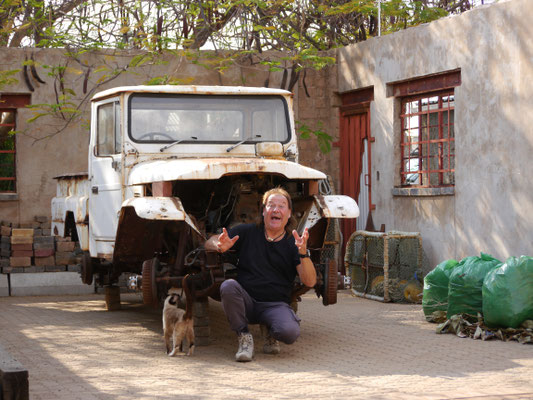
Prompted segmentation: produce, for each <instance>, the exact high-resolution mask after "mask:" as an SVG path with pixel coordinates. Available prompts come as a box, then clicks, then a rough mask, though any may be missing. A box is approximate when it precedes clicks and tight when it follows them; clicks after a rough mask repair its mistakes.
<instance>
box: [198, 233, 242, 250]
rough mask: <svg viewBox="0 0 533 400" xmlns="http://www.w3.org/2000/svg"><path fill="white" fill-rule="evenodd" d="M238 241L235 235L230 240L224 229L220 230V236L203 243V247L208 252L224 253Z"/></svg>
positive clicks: (214, 236) (237, 236)
mask: <svg viewBox="0 0 533 400" xmlns="http://www.w3.org/2000/svg"><path fill="white" fill-rule="evenodd" d="M238 239H239V235H235V236H234V237H233V238H231V239H230V237H229V235H228V231H227V230H226V228H222V233H221V234H220V235H213V236H211V237H210V238H209V239H207V240H206V241H205V243H204V247H205V249H206V250H208V251H218V252H219V253H224V252H226V251H228V250H229V249H231V248H232V247H233V245H234V244H235V242H236V241H237V240H238Z"/></svg>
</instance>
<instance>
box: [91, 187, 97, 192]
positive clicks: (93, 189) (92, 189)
mask: <svg viewBox="0 0 533 400" xmlns="http://www.w3.org/2000/svg"><path fill="white" fill-rule="evenodd" d="M91 191H92V192H93V194H98V186H93V187H92V188H91Z"/></svg>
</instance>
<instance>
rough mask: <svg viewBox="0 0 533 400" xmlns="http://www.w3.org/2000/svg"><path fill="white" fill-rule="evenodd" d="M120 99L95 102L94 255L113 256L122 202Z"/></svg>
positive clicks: (91, 158)
mask: <svg viewBox="0 0 533 400" xmlns="http://www.w3.org/2000/svg"><path fill="white" fill-rule="evenodd" d="M120 114H121V113H120V101H119V99H118V98H115V99H108V100H105V101H102V102H97V103H94V104H93V108H92V115H91V125H92V128H91V142H90V145H89V179H90V187H91V190H90V193H89V240H90V244H89V248H90V253H91V256H92V257H99V258H108V259H109V258H111V257H112V255H113V245H114V242H115V236H116V232H117V226H118V212H119V210H120V206H121V204H122V185H121V176H122V173H121V168H122V163H121V158H122V156H121V147H122V134H121V129H120Z"/></svg>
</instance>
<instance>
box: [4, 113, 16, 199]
mask: <svg viewBox="0 0 533 400" xmlns="http://www.w3.org/2000/svg"><path fill="white" fill-rule="evenodd" d="M14 131H15V110H14V109H0V193H14V192H16V189H17V186H16V184H17V178H16V176H17V174H16V149H15V135H14V134H13V132H14Z"/></svg>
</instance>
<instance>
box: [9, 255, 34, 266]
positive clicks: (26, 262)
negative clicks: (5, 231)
mask: <svg viewBox="0 0 533 400" xmlns="http://www.w3.org/2000/svg"><path fill="white" fill-rule="evenodd" d="M9 265H11V266H12V267H29V266H30V265H31V257H10V258H9Z"/></svg>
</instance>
